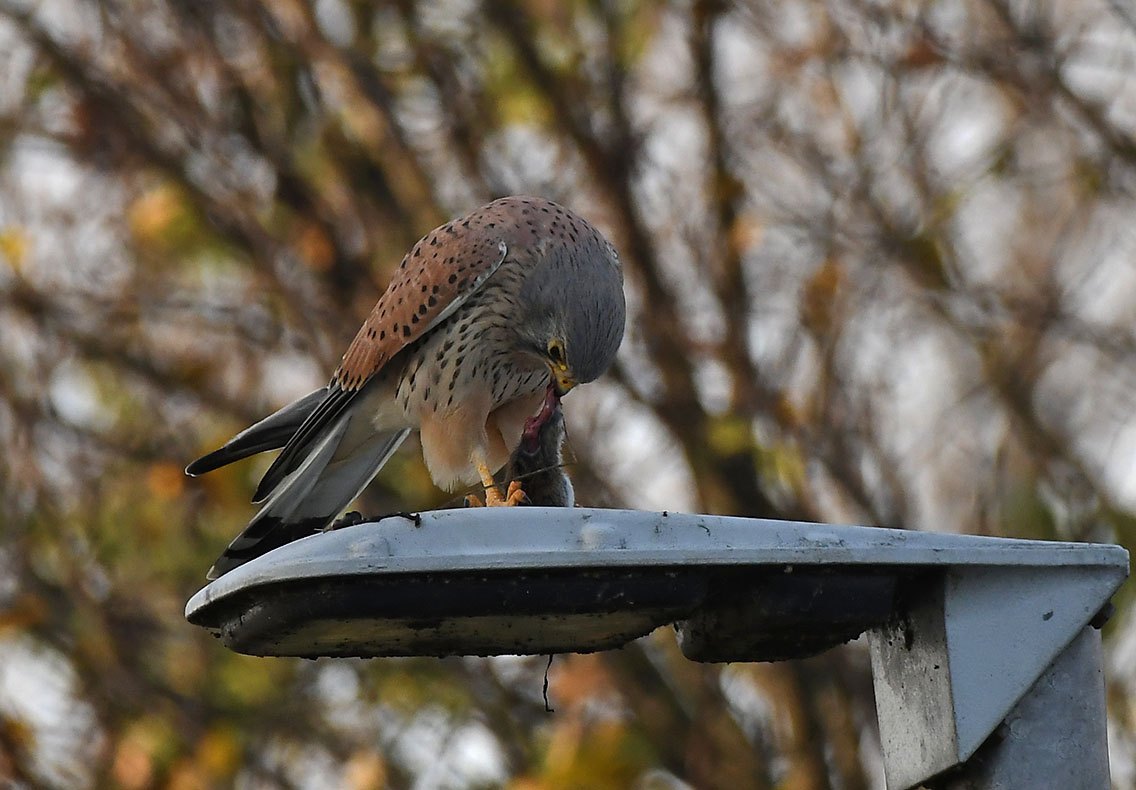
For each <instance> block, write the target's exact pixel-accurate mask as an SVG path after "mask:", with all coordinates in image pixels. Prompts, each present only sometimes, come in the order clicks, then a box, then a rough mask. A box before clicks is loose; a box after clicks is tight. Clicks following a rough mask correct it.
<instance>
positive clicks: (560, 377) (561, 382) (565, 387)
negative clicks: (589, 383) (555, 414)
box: [552, 367, 576, 398]
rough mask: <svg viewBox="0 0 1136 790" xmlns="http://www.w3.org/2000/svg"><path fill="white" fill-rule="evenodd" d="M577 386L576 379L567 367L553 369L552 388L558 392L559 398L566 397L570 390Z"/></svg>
mask: <svg viewBox="0 0 1136 790" xmlns="http://www.w3.org/2000/svg"><path fill="white" fill-rule="evenodd" d="M575 386H576V379H575V378H573V377H572V372H571V371H570V370H568V368H567V367H555V368H553V369H552V388H553V389H554V390H556V395H557V397H561V398H562V397H564V395H566V394H567V393H568V391H569V390H570V389H572V388H573V387H575Z"/></svg>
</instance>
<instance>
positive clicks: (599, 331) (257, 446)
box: [186, 197, 625, 579]
mask: <svg viewBox="0 0 1136 790" xmlns="http://www.w3.org/2000/svg"><path fill="white" fill-rule="evenodd" d="M624 314H625V306H624V297H623V274H622V270H621V268H620V263H619V257H618V255H616V252H615V248H614V247H612V245H611V244H610V243H609V242H608V241H607V239H605V238H604V237H603V235H602V234H601V233H600V232H599V231H598V230H596V229H595V228H594V227H593V226H592V225H590V224H589V223H588V222H587V221H585V220H583V219H581V218H580V217H579V216H577V215H576V214H573V213H572V212H571V211H569V210H568V209H566V208H563V207H562V206H558V205H557V204H555V203H552V202H550V201H547V200H544V199H542V198H535V197H507V198H501V199H500V200H496V201H494V202H492V203H490V204H489V205H487V206H484V207H483V208H480V209H477V210H476V211H474V212H473V213H471V214H469V215H468V216H465V217H461V218H459V219H456V220H454V221H452V222H448V223H446V224H445V225H442V226H441V227H440V228H437V229H435V230H433V231H431V232H430V233H428V234H426V236H424V237H423V238H422V239H421V240H419V241H418V243H417V244H415V245H414V247H413V248H412V249H411V250H410V252H409V253H407V255H406V257H405V258H403V260H402V263H401V264H399V267H398V270H397V271H396V272H395V274H394V276H393V278H392V279H391V282H390V285H389V286H388V287H387V290H386V291H385V292H384V293H383V295H382V296H381V297H380V298H379V301H378V303H377V304H376V305H375V307H374V309H373V310H372V311H371V314H370V316H369V317H368V318H367V320H366V321H365V322H364V323H363V326H362V328H361V329H360V330H359V332H358V334H356V336H355V339H354V340H353V341H352V343H351V345H350V346H349V347H348V349H347V353H345V354H344V355H343V359H342V361H341V362H340V364H339V367H338V369H337V370H336V371H335V374H334V375H333V376H332V378H331V382H330V383H329V384H328V385H327V386H326V387H322V388H320V389H318V390H316V391H315V392H312V393H310V394H308V395H306V396H304V397H303V398H300V399H299V400H297V401H295V402H294V403H291V404H289V405H288V406H285V407H284V408H283V409H281V410H280V411H278V412H276V413H275V414H273V415H271V416H269V417H266V418H265V419H264V420H261V421H260V422H258V423H257V424H255V425H253V426H252V427H250V428H247V429H245V430H244V431H242V432H241V433H239V434H237V435H236V436H235V437H233V439H231V440H230V441H229V442H228V443H226V444H225V445H224V446H223V447H222V448H220V449H219V450H216V451H214V452H212V453H209V454H208V455H206V456H204V457H202V458H199V459H198V460H196V461H194V462H193V463H191V464H190V465H189V466H188V467H186V473H187V474H190V475H199V474H202V473H204V472H208V471H209V470H211V469H216V468H217V467H220V466H224V465H225V464H228V463H231V462H233V461H236V460H238V459H240V458H244V457H247V456H249V455H253V454H255V453H259V452H262V451H264V450H271V449H275V448H277V447H283V448H284V449H283V450H282V451H281V453H280V455H279V456H278V457H277V458H276V460H275V461H273V463H272V465H271V466H270V467H269V469H268V471H267V472H266V473H265V475H264V478H263V479H262V480H261V481H260V485H259V486H258V487H257V490H256V494H255V495H254V497H253V501H254V502H264V506H263V507H262V508H261V510H260V512H259V513H257V514H256V516H255V517H254V518H253V519H252V521H251V522H250V523H249V525H248V526H247V527H246V528H245V529H244V531H243V532H242V533H241V534H240V535H238V536H237V538H236V539H235V540H234V541H233V542H232V543H231V544H230V545H229V547H228V548H227V549H226V550H225V552H224V553H223V554H222V555H221V557H220V558H219V559H218V560H217V562H216V563H214V565H213V567H212V568H211V569H210V571H209V574H208V577H209V578H211V579H214V578H217V577H218V576H220V575H221V574H223V573H226V572H228V571H229V570H231V569H233V568H234V567H236V566H238V565H240V564H241V563H244V562H247V561H248V560H250V559H252V558H253V557H256V556H259V555H261V554H264V553H265V552H267V551H269V550H271V549H273V548H276V547H277V546H281V545H283V544H285V543H288V542H290V541H292V540H295V539H297V538H300V537H303V536H305V535H310V534H312V533H314V532H317V531H319V530H321V529H323V528H325V527H326V526H327V525H328V524H330V523H331V522H332V521H333V520H334V519H335V517H336V516H337V515H338V514H339V513H340V512H341V511H342V510H343V509H344V508H345V507H346V506H347V505H348V504H350V502H351V501H352V500H353V499H355V497H357V496H358V495H359V493H360V492H361V491H362V490H363V488H364V487H365V486H366V485H367V484H368V483H369V482H370V481H371V479H372V478H373V477H374V476H375V474H376V473H377V472H378V471H379V469H381V468H382V466H383V464H384V463H386V461H387V459H388V458H390V456H391V454H392V453H393V452H394V451H395V449H396V448H397V447H398V446H399V445H400V444H401V443H402V441H403V440H404V439H405V438H406V436H407V434H409V433H410V431H412V430H417V431H419V433H420V436H421V443H422V454H423V456H424V458H425V460H426V466H427V468H428V469H429V471H430V476H431V477H432V478H433V480H434V482H435V483H437V484H438V485H439V486H441V487H442V488H445V489H449V490H452V489H454V488H456V487H458V486H462V485H471V484H474V483H478V482H480V483H481V484H482V485H483V486H485V491H486V500H487V504H505V502H504V500H503V499H502V497H501V495H500V492H499V491H498V490H497V489H496V487H495V483H494V479H493V472H494V470H496V469H499V468H501V467H502V466H503V465H504V464H505V462H506V461H507V460H508V459H509V456H510V452H511V451H512V450H513V449H514V448H516V447H517V446H518V444H519V443H520V441H521V436H522V432H523V430H524V427H525V424H526V421H528V420H529V418H530V417H532V416H533V415H534V414H537V413H538V411H540V410H541V409H542V407H543V406H544V403H545V400H546V393H548V392H549V389H550V388H551V389H552V391H553V392H554V393H555V395H556V396H559V395H563V394H564V393H566V392H568V391H569V390H571V389H572V388H573V387H575V386H576V385H577V384H583V383H586V382H590V381H593V380H594V379H596V378H597V377H598V376H599V375H600V374H602V373H603V372H604V371H605V370H607V368H608V366H609V365H610V364H611V362H612V360H613V359H614V358H615V353H616V350H617V349H618V348H619V344H620V341H621V340H622V338H623V325H624ZM550 397H551V396H550Z"/></svg>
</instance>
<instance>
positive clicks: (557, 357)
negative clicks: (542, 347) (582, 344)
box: [548, 340, 564, 364]
mask: <svg viewBox="0 0 1136 790" xmlns="http://www.w3.org/2000/svg"><path fill="white" fill-rule="evenodd" d="M548 358H549V359H551V360H552V361H553V362H555V363H557V364H560V363H563V362H564V346H562V345H561V344H560V341H559V340H553V341H551V342H549V344H548Z"/></svg>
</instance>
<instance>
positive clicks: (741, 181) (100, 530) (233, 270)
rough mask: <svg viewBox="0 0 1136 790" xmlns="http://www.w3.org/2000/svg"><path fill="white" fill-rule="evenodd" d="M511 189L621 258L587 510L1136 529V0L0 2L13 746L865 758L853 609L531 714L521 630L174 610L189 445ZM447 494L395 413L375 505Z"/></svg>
mask: <svg viewBox="0 0 1136 790" xmlns="http://www.w3.org/2000/svg"><path fill="white" fill-rule="evenodd" d="M510 193H528V194H536V195H543V196H546V197H549V198H551V199H553V200H556V201H560V202H562V203H564V204H566V205H568V206H570V207H572V208H573V209H575V210H576V211H578V212H579V213H581V214H582V215H584V216H585V217H587V218H588V219H590V220H591V221H593V222H594V223H595V224H597V225H598V226H599V227H601V228H602V229H603V230H604V232H605V233H606V234H607V235H608V236H609V238H611V239H612V241H613V242H614V243H615V245H616V247H617V248H618V249H619V251H620V253H621V255H622V257H623V260H624V265H625V269H626V280H627V296H628V302H629V320H628V332H627V337H626V340H625V342H624V344H623V348H622V350H621V353H620V356H619V359H618V361H617V364H616V365H615V368H614V369H613V371H612V372H611V373H610V374H609V375H608V376H606V377H605V378H604V379H603V380H602V381H600V382H598V383H596V384H594V385H591V386H589V387H584V388H581V389H580V390H577V391H576V392H573V393H572V395H571V396H570V397H569V398H568V399H567V401H566V412H567V417H568V426H569V442H568V455H569V457H570V458H571V459H572V462H573V463H572V466H571V469H570V471H571V474H572V475H573V477H574V479H575V482H576V487H577V498H578V500H579V501H580V502H581V503H583V504H586V505H592V506H611V507H633V508H647V509H657V510H661V509H669V510H686V511H704V512H710V513H719V514H738V515H746V516H764V517H779V518H792V519H806V520H818V521H829V522H837V523H855V524H870V525H883V526H890V527H902V528H906V529H920V530H941V531H949V532H967V533H973V534H984V535H1007V536H1013V537H1019V538H1056V539H1062V540H1100V541H1115V542H1119V543H1121V544H1124V545H1126V546H1128V547H1129V548H1130V549H1131V548H1133V547H1134V545H1136V409H1134V408H1133V407H1134V404H1136V197H1134V196H1136V11H1134V10H1133V6H1132V5H1131V4H1130V3H1129V2H1127V0H1052V1H1051V2H1044V3H1034V2H1027V1H1025V0H1022V1H1020V2H1019V1H1017V0H943V1H942V2H935V3H928V2H918V1H917V0H830V1H829V2H825V0H792V1H791V2H768V1H767V2H753V3H746V2H737V3H730V2H712V1H707V0H685V1H680V2H667V3H652V2H636V0H575V1H574V2H566V3H561V2H554V0H529V1H527V2H526V1H521V0H518V2H488V1H487V2H476V1H475V0H438V1H437V2H424V3H414V2H410V0H402V1H398V0H395V1H394V2H378V1H377V0H376V1H372V0H316V1H315V2H314V3H308V2H303V1H302V0H228V1H226V2H219V1H218V0H103V2H85V1H84V0H43V1H42V2H21V1H20V0H0V786H2V787H5V788H8V787H11V788H80V789H82V788H127V789H130V790H141V789H142V788H173V789H176V790H190V789H191V788H214V787H217V788H220V787H237V788H380V787H389V788H414V789H415V790H427V789H428V788H488V787H506V788H514V789H515V790H541V789H545V788H640V789H642V790H665V789H668V788H698V789H699V790H701V789H702V788H726V789H728V790H749V789H750V788H752V789H753V790H764V789H766V788H770V789H772V788H778V789H779V790H813V789H821V788H831V789H832V790H837V789H842V790H861V789H863V790H867V789H868V788H881V787H882V778H881V777H882V769H881V766H880V759H879V757H878V743H877V735H876V725H875V714H874V709H873V706H872V691H871V679H870V673H869V669H868V661H867V655H866V650H865V649H864V646H863V645H861V644H853V645H850V646H847V647H844V648H841V649H838V650H834V651H830V652H829V653H826V654H824V655H821V656H818V657H816V658H814V659H810V660H806V661H799V662H792V663H785V664H756V665H746V664H737V665H730V666H709V665H698V664H693V663H689V662H687V661H685V660H684V659H682V658H681V656H680V655H679V654H678V651H677V649H676V647H675V645H674V639H673V636H672V634H671V633H670V632H669V630H668V629H661V630H660V631H659V632H657V633H655V634H653V635H652V636H650V637H646V638H644V639H641V640H639V641H638V642H636V643H634V644H632V645H630V646H628V647H627V648H625V649H623V650H620V651H613V652H609V653H603V654H599V655H591V656H561V657H558V658H557V659H556V660H555V661H554V662H553V664H552V669H551V673H550V698H551V700H550V701H551V703H552V706H553V707H554V708H555V712H554V713H546V712H545V710H544V703H543V700H542V695H541V687H542V683H543V676H544V671H545V665H546V660H545V659H544V658H543V657H533V658H499V659H458V658H455V659H448V660H432V659H431V660H374V661H347V660H338V661H328V660H323V661H315V662H310V661H309V662H305V661H298V660H297V661H293V660H283V659H256V658H249V657H244V656H238V655H235V654H232V653H229V652H228V651H226V650H225V649H223V648H222V647H221V646H220V645H219V643H217V642H216V641H214V640H213V639H212V638H211V637H210V636H209V635H208V634H206V633H204V632H202V631H200V630H199V629H196V628H193V627H191V626H189V625H188V624H186V622H185V621H184V620H183V618H182V609H183V606H184V602H185V600H186V599H187V598H188V597H189V596H190V595H191V594H192V593H193V592H194V591H196V590H197V589H198V588H199V587H200V586H201V585H202V583H203V581H204V579H203V574H204V572H205V570H206V569H207V568H208V567H209V564H210V563H211V562H212V560H213V559H214V558H215V557H216V556H217V554H218V553H219V552H220V550H221V549H222V548H223V547H224V546H225V545H226V543H227V542H228V541H229V539H230V538H231V537H232V536H234V535H235V534H236V533H237V532H238V531H239V530H240V528H241V527H242V526H243V525H244V523H245V522H246V521H247V519H248V518H249V517H250V516H251V515H252V513H253V512H254V511H253V508H252V506H251V505H249V504H248V499H249V496H250V495H251V492H252V490H253V488H254V486H255V482H256V480H257V479H258V477H259V475H260V473H262V472H263V471H264V469H265V467H266V465H267V462H268V460H270V459H268V458H264V459H257V460H255V461H251V462H245V463H242V464H238V465H237V466H236V467H235V468H226V469H223V470H221V471H219V472H215V473H213V474H210V475H208V476H206V477H203V478H201V479H198V480H189V479H186V478H185V477H184V476H183V474H182V467H183V466H184V465H185V463H186V462H187V461H189V460H190V459H192V458H194V457H196V456H197V455H199V454H201V453H202V452H203V451H206V450H209V449H212V448H213V447H215V446H217V445H218V444H219V443H220V442H222V441H223V440H225V439H227V438H228V437H229V436H230V435H232V434H233V433H234V432H235V431H237V430H238V429H240V428H242V427H244V426H245V425H247V424H249V423H250V422H252V421H254V420H256V419H258V418H259V417H261V416H263V415H265V414H267V413H268V412H270V411H271V410H273V409H275V408H277V407H279V406H280V405H282V404H284V403H286V402H288V401H290V400H291V399H293V398H294V397H296V396H298V395H300V394H302V393H305V392H307V391H309V390H310V389H313V388H315V387H317V386H320V385H322V384H323V383H325V382H326V380H327V378H328V376H329V375H330V373H331V371H332V369H333V368H334V366H335V364H336V362H337V361H338V357H339V354H340V353H342V351H343V350H344V349H345V348H346V344H347V343H348V341H349V340H350V339H351V337H352V336H353V334H354V332H355V329H356V328H357V326H358V324H359V323H360V321H361V320H362V318H363V317H364V316H365V315H366V313H367V312H368V311H369V309H370V307H371V305H372V304H373V303H374V301H375V300H376V298H377V297H378V294H379V293H380V292H381V291H382V290H383V288H384V287H385V285H386V282H387V279H388V277H389V276H390V273H391V271H392V269H393V267H394V266H396V265H397V264H398V262H399V260H400V259H401V257H402V255H403V253H404V252H405V251H406V249H407V248H408V247H409V245H410V244H411V243H413V242H414V241H415V240H416V239H417V238H418V237H419V236H421V235H422V234H423V233H425V232H426V231H428V230H430V229H431V228H433V227H435V226H436V225H438V224H440V223H441V222H443V221H445V220H446V219H448V218H450V217H452V216H455V215H459V214H462V213H465V212H466V211H468V210H470V209H472V208H474V207H476V206H479V205H481V204H483V203H485V202H487V201H489V200H490V199H492V198H494V197H497V196H500V195H504V194H510ZM453 502H454V500H453V499H452V498H451V497H450V496H449V495H446V494H443V493H441V492H439V491H437V490H436V489H435V488H434V487H433V486H432V485H431V484H430V482H429V478H428V476H427V474H426V472H425V470H424V468H423V465H422V462H421V457H420V452H419V448H418V447H417V445H415V444H414V443H413V442H412V441H411V442H407V444H406V445H404V447H403V449H402V450H401V451H400V452H399V453H398V454H397V456H396V457H395V459H394V460H393V461H392V463H390V464H389V465H388V466H387V467H386V468H385V469H384V470H383V472H382V474H381V475H380V477H379V478H378V479H377V480H376V482H375V483H374V484H373V485H372V487H371V489H370V490H369V491H368V492H367V493H366V494H365V495H364V497H363V500H362V502H361V508H362V509H363V510H364V511H368V512H381V511H382V510H384V509H387V510H391V509H399V510H403V509H421V508H428V507H439V506H444V505H446V504H452V503H453ZM1131 587H1132V585H1129V589H1131ZM1122 596H1123V597H1122V598H1121V599H1118V600H1117V604H1118V613H1117V615H1116V616H1115V617H1114V618H1113V620H1112V622H1111V623H1110V624H1109V626H1108V627H1107V628H1106V631H1105V639H1106V643H1105V649H1106V661H1107V672H1108V683H1109V685H1108V700H1109V711H1110V729H1109V738H1110V744H1109V745H1110V751H1111V761H1112V772H1113V781H1114V784H1115V786H1116V787H1118V788H1127V787H1133V786H1134V785H1136V764H1134V760H1136V707H1134V699H1136V698H1134V697H1133V693H1134V692H1136V619H1134V613H1136V610H1134V609H1133V606H1132V605H1131V600H1130V598H1131V593H1128V594H1123V593H1122Z"/></svg>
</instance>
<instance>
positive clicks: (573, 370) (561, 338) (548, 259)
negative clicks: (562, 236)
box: [518, 231, 626, 395]
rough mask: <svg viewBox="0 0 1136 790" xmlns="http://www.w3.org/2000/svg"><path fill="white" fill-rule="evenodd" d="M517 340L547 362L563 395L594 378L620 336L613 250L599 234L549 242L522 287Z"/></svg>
mask: <svg viewBox="0 0 1136 790" xmlns="http://www.w3.org/2000/svg"><path fill="white" fill-rule="evenodd" d="M521 302H522V304H523V305H524V306H525V312H526V316H525V320H524V321H523V322H522V323H521V326H520V327H519V328H518V331H519V332H520V334H521V339H522V343H523V345H524V346H525V348H526V349H527V350H528V351H529V352H530V353H532V354H535V355H536V356H538V357H539V358H540V360H541V361H542V362H544V363H545V364H546V365H548V369H549V371H550V372H551V374H552V378H551V381H552V386H553V387H554V388H555V390H556V393H557V395H563V394H565V393H566V392H568V391H569V390H570V389H572V388H573V387H575V386H576V385H577V384H586V383H588V382H590V381H594V380H595V379H597V378H599V377H600V375H601V374H603V372H604V371H606V370H607V369H608V367H609V366H610V365H611V363H612V360H614V359H615V353H616V351H618V350H619V344H620V342H621V341H622V340H623V324H624V316H625V314H626V307H625V303H624V297H623V273H622V271H621V270H620V265H619V258H618V256H617V255H616V253H615V249H614V248H613V247H612V246H611V244H609V243H608V242H607V240H606V239H604V238H603V236H601V235H600V234H599V232H598V231H594V236H588V237H584V238H581V239H580V240H579V242H578V243H577V244H574V245H571V246H569V247H561V246H560V245H553V246H552V247H551V249H549V250H548V251H547V253H546V256H545V259H544V260H543V261H542V262H541V265H540V266H538V267H537V268H536V269H535V270H534V271H533V272H532V274H530V275H529V277H528V278H526V281H525V284H524V286H523V287H522V290H521Z"/></svg>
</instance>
